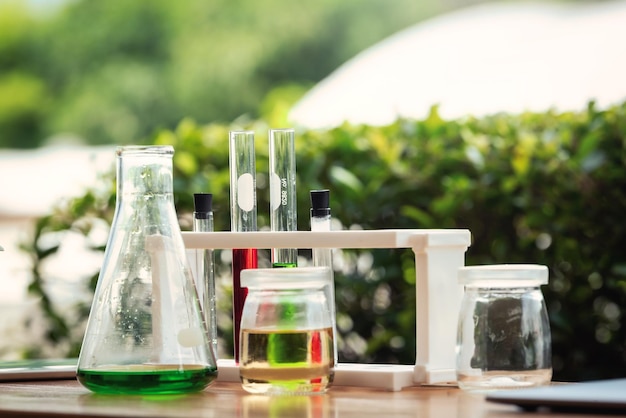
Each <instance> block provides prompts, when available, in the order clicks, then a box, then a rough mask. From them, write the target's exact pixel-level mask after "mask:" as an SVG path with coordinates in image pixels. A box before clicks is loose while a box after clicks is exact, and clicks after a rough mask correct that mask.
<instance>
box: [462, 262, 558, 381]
mask: <svg viewBox="0 0 626 418" xmlns="http://www.w3.org/2000/svg"><path fill="white" fill-rule="evenodd" d="M459 283H460V284H463V285H464V286H465V293H464V296H463V301H462V303H461V311H460V315H459V325H458V332H457V347H456V352H457V357H456V369H457V370H456V372H457V373H456V374H457V382H458V385H459V387H460V388H462V389H466V390H478V391H485V390H493V389H512V388H520V387H530V386H538V385H542V384H546V383H548V382H550V380H551V378H552V351H551V335H550V322H549V319H548V312H547V309H546V305H545V302H544V299H543V295H542V293H541V290H540V288H539V286H540V285H544V284H547V283H548V269H547V267H545V266H540V265H523V264H512V265H490V266H470V267H461V268H460V270H459Z"/></svg>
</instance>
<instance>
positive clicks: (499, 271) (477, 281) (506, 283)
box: [458, 264, 548, 287]
mask: <svg viewBox="0 0 626 418" xmlns="http://www.w3.org/2000/svg"><path fill="white" fill-rule="evenodd" d="M458 279H459V284H464V285H468V286H481V287H522V286H529V287H532V286H539V285H544V284H548V267H546V266H542V265H539V264H492V265H482V266H465V267H460V268H459V271H458Z"/></svg>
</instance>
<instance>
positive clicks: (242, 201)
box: [229, 131, 258, 363]
mask: <svg viewBox="0 0 626 418" xmlns="http://www.w3.org/2000/svg"><path fill="white" fill-rule="evenodd" d="M229 154H230V160H229V165H230V222H231V228H230V229H231V231H233V232H250V231H256V230H257V210H256V163H255V154H254V132H251V131H231V132H230V136H229ZM257 267H258V257H257V249H256V248H237V249H233V340H234V357H235V362H236V363H239V329H240V325H241V313H242V311H243V304H244V302H245V300H246V296H247V294H248V289H246V288H243V287H241V271H242V270H245V269H254V268H257Z"/></svg>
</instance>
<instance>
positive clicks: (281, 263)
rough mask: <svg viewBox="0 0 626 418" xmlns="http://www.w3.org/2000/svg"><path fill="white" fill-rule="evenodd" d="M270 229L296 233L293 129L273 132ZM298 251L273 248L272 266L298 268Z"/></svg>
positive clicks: (271, 144) (271, 145)
mask: <svg viewBox="0 0 626 418" xmlns="http://www.w3.org/2000/svg"><path fill="white" fill-rule="evenodd" d="M269 143H270V170H269V171H270V228H271V230H272V231H297V230H298V223H297V208H296V153H295V144H294V143H295V140H294V130H293V129H270V131H269ZM297 265H298V250H297V249H296V248H273V249H272V266H273V267H296V266H297Z"/></svg>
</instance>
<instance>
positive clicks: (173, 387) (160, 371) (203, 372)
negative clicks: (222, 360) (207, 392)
mask: <svg viewBox="0 0 626 418" xmlns="http://www.w3.org/2000/svg"><path fill="white" fill-rule="evenodd" d="M76 376H77V378H78V381H79V382H80V383H81V384H82V385H83V386H85V387H86V388H87V389H89V390H91V391H93V392H96V393H111V394H112V393H116V394H130V395H161V394H175V393H189V392H198V391H201V390H203V389H205V388H206V387H207V386H208V385H209V384H210V383H211V382H212V381H213V380H215V378H216V377H217V368H215V367H205V366H200V365H184V366H178V365H152V364H146V365H129V366H118V367H115V368H110V367H107V368H96V369H79V370H78V372H77V374H76Z"/></svg>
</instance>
